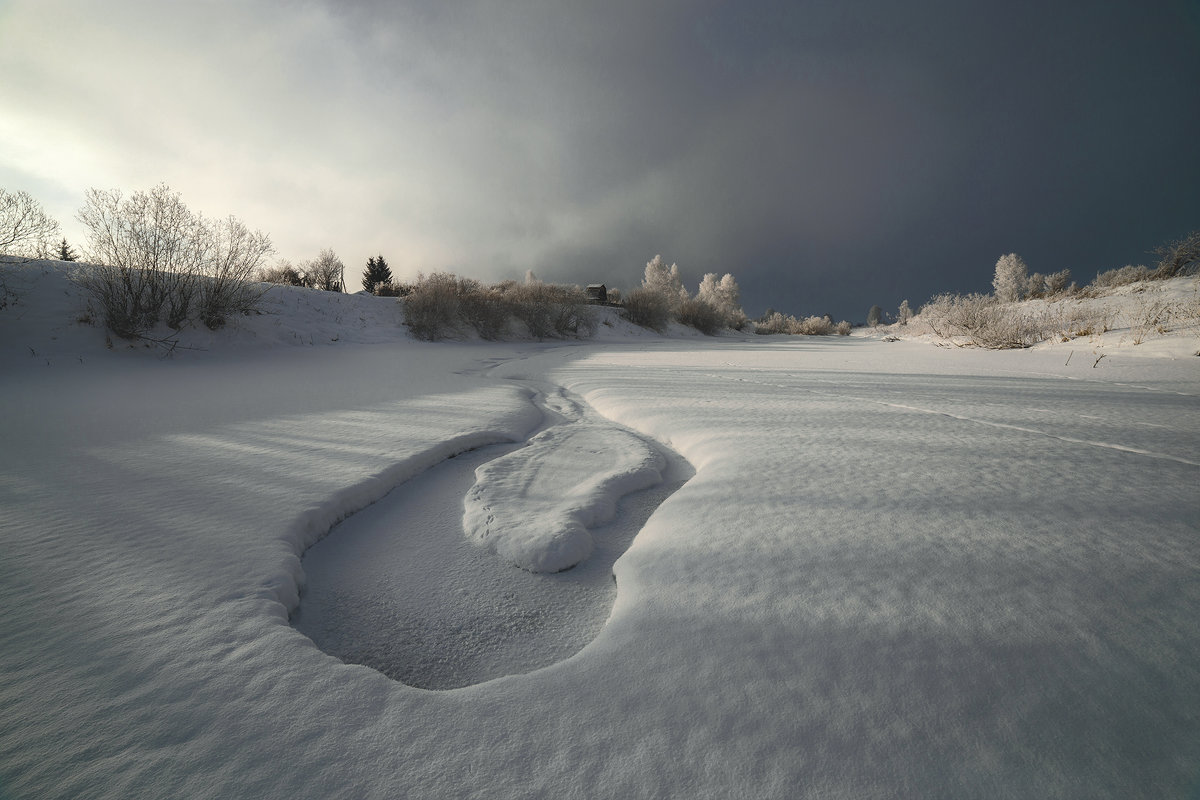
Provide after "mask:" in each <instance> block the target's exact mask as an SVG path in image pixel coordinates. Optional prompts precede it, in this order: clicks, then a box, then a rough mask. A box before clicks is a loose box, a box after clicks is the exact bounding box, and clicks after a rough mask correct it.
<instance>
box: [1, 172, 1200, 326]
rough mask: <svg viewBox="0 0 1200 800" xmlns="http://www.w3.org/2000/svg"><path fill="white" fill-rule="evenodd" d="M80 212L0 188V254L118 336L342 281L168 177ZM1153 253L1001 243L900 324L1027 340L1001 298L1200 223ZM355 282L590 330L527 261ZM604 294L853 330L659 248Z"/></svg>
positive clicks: (1195, 237)
mask: <svg viewBox="0 0 1200 800" xmlns="http://www.w3.org/2000/svg"><path fill="white" fill-rule="evenodd" d="M76 219H77V220H78V221H79V222H80V223H82V224H83V225H84V227H85V229H86V238H87V243H86V245H85V246H84V250H83V254H82V256H81V255H80V253H78V252H77V251H76V250H75V248H74V247H72V246H71V245H70V244H69V243H68V242H67V240H66V238H65V237H62V236H61V230H60V227H59V224H58V222H57V221H56V220H54V219H53V218H52V217H51V216H50V215H49V214H47V213H46V212H45V211H44V210H43V209H42V207H41V205H40V204H39V203H38V202H37V201H36V200H35V199H34V198H33V197H32V196H30V195H29V194H28V193H27V192H24V191H17V192H10V191H8V190H5V189H2V188H0V252H3V253H9V254H12V255H17V256H24V257H30V258H57V259H59V260H62V261H77V260H79V259H80V258H81V257H82V258H85V259H86V260H87V261H89V262H91V263H90V265H89V268H88V269H87V270H85V271H81V272H80V273H79V282H80V283H81V284H82V285H83V286H84V288H86V289H87V290H88V291H89V292H91V294H92V296H93V298H94V299H95V300H97V301H98V303H99V305H100V306H101V308H102V310H103V316H104V323H105V325H106V327H108V328H109V329H110V330H111V331H112V332H113V333H115V334H117V335H118V336H122V337H125V338H138V337H144V336H146V335H147V332H148V331H149V330H150V329H151V328H153V327H154V326H155V325H157V324H158V323H159V322H165V323H166V324H167V326H168V327H170V328H172V329H174V330H178V329H179V328H180V327H181V326H182V325H184V324H187V323H188V322H189V321H196V322H200V323H203V324H204V325H206V326H207V327H209V328H218V327H220V326H221V325H223V324H224V323H225V321H226V319H227V318H228V317H229V316H231V315H233V314H237V313H248V312H249V311H251V310H252V309H253V308H254V307H255V306H256V305H257V303H258V300H259V299H260V298H261V295H262V290H260V289H255V288H254V286H255V285H256V284H258V283H261V282H266V283H276V284H286V285H292V286H299V287H306V288H311V289H319V290H324V291H334V292H343V291H347V286H346V277H345V272H346V267H345V265H344V263H343V262H342V261H341V259H340V258H338V256H337V255H336V254H335V253H334V252H333V250H332V249H329V248H326V249H324V250H322V251H321V252H320V253H319V254H318V256H317V257H316V258H314V259H311V260H306V261H301V262H299V263H298V264H296V265H293V264H292V263H291V262H289V261H287V260H285V259H281V260H279V261H277V262H276V263H275V264H274V265H272V266H267V265H266V263H265V261H266V258H267V257H268V256H269V255H270V254H272V253H273V252H274V247H273V246H272V244H271V241H270V237H268V236H267V235H266V234H264V233H262V232H261V231H257V230H256V231H251V230H250V229H248V228H247V227H246V226H245V225H244V224H243V223H242V222H241V221H240V220H238V219H237V218H236V217H233V216H229V217H225V218H221V219H209V218H207V217H205V216H203V215H202V214H199V213H196V212H193V211H191V210H190V209H189V208H188V207H187V206H186V205H185V204H184V203H183V201H182V198H181V197H180V195H179V193H177V192H173V191H171V189H170V188H169V187H168V186H167V185H166V184H160V185H158V186H156V187H155V188H153V189H151V190H150V191H149V192H142V191H137V192H133V193H132V194H130V195H128V196H126V195H124V194H122V193H121V192H120V191H119V190H111V191H103V190H97V189H89V190H88V191H87V192H86V194H85V203H84V206H83V207H82V208H81V209H80V210H79V212H78V213H77V215H76ZM1153 252H1155V253H1156V254H1158V255H1159V256H1160V261H1159V264H1158V266H1157V267H1156V268H1155V269H1150V268H1147V267H1145V266H1132V265H1131V266H1126V267H1122V268H1119V269H1113V270H1108V271H1105V272H1101V273H1099V274H1098V275H1097V276H1096V278H1095V280H1094V281H1093V282H1092V283H1091V284H1089V285H1088V286H1087V287H1084V288H1082V289H1081V288H1079V287H1078V286H1076V284H1074V283H1072V282H1071V273H1070V271H1069V270H1062V271H1060V272H1055V273H1050V274H1045V275H1044V274H1041V273H1037V272H1034V273H1030V272H1029V270H1028V267H1027V265H1026V264H1025V262H1024V260H1023V259H1021V258H1020V256H1018V255H1017V254H1015V253H1009V254H1007V255H1004V256H1001V258H1000V259H999V260H998V261H997V263H996V267H995V271H994V275H993V280H992V287H993V293H992V294H991V295H984V294H978V293H977V294H969V295H954V294H942V295H937V296H935V297H933V298H931V299H930V300H929V301H928V302H927V303H926V304H924V305H923V306H922V307H921V309H920V311H919V313H918V314H915V315H914V314H913V311H912V309H911V308H910V307H909V304H908V301H907V300H905V301H903V302H902V303H901V305H900V308H899V310H898V312H897V313H896V314H895V316H894V318H895V320H896V323H897V324H898V325H900V326H906V325H908V323H909V322H910V321H912V320H913V319H914V317H916V318H919V319H920V320H921V322H922V323H923V324H924V325H926V326H928V327H929V328H930V329H931V330H933V331H934V332H935V333H936V334H937V335H943V334H944V335H945V336H946V337H947V338H953V337H954V336H960V337H963V336H965V337H966V338H967V339H969V340H971V341H972V342H974V343H977V344H979V345H980V346H989V347H1025V346H1029V344H1030V343H1035V342H1036V341H1040V340H1042V339H1044V338H1045V336H1046V335H1047V334H1045V331H1044V328H1045V327H1046V326H1045V325H1042V326H1041V328H1040V329H1038V330H1034V329H1035V328H1038V326H1037V325H1033V326H1029V325H1023V326H1022V325H1015V324H1014V323H1013V322H1012V318H1013V317H1014V316H1015V315H1013V314H1009V313H1005V312H1003V311H1002V310H1001V309H1000V307H1001V306H1003V305H1004V304H1013V303H1019V302H1021V301H1023V300H1027V299H1053V298H1061V297H1070V296H1078V295H1079V294H1080V293H1087V292H1096V291H1099V290H1102V289H1104V288H1111V287H1114V286H1120V285H1125V284H1128V283H1133V282H1137V281H1143V280H1162V279H1166V278H1170V277H1176V276H1179V275H1184V274H1190V273H1191V272H1194V271H1196V269H1197V267H1198V266H1200V231H1196V232H1193V233H1190V234H1188V235H1187V236H1185V237H1183V238H1181V239H1179V240H1177V241H1173V242H1169V243H1167V244H1164V245H1161V246H1159V247H1158V248H1156V249H1155V250H1154V251H1153ZM361 282H362V287H363V290H364V291H365V292H367V293H370V294H375V295H379V296H385V297H396V298H399V299H400V301H401V302H402V303H403V305H404V311H405V317H406V322H407V324H408V325H409V327H410V328H411V329H412V330H413V333H414V335H416V336H418V337H419V338H427V339H435V338H445V337H447V336H457V335H462V334H464V333H467V332H470V331H474V332H475V333H476V334H477V335H479V336H480V337H481V338H484V339H494V338H504V337H506V336H510V335H514V333H517V334H519V332H520V331H521V330H524V332H525V333H527V334H528V335H530V336H533V337H535V338H547V337H553V336H566V335H573V336H579V335H588V333H590V331H591V330H593V329H594V322H592V321H591V316H592V315H591V313H590V312H589V311H588V310H587V308H586V307H587V305H588V304H589V299H588V298H587V296H586V295H585V294H584V292H583V290H582V289H581V288H580V287H578V286H559V285H554V284H545V283H543V282H541V281H539V280H537V279H536V277H535V276H533V274H532V272H530V273H527V275H526V280H525V282H524V283H518V282H516V281H511V280H510V281H501V282H500V283H497V284H493V285H490V286H488V285H484V284H482V283H480V282H479V281H475V280H473V279H469V278H459V277H457V276H454V275H451V274H449V273H434V274H432V275H428V276H426V275H423V274H422V275H419V276H418V278H417V280H416V281H415V282H411V283H402V282H397V281H396V280H395V279H394V277H393V275H392V272H391V269H390V267H389V266H388V264H387V261H386V259H385V258H384V257H383V255H382V254H379V255H377V256H371V257H370V258H368V260H367V264H366V269H365V270H364V271H363V273H362V278H361ZM609 300H610V301H613V304H615V305H618V306H619V307H620V310H621V314H622V316H624V317H625V318H626V319H628V320H629V321H630V322H632V323H634V324H636V325H640V326H642V327H645V328H648V329H650V330H655V331H659V332H662V331H664V330H665V329H666V327H667V326H668V324H670V323H671V322H677V323H679V324H682V325H686V326H689V327H692V328H695V329H696V330H698V331H700V332H702V333H704V334H708V335H715V334H716V333H718V332H720V331H721V330H724V329H732V330H745V329H747V328H748V327H749V328H750V329H752V330H753V331H754V332H755V333H758V334H791V335H827V334H830V333H838V334H842V335H848V334H849V333H850V330H851V324H850V323H849V322H846V321H843V322H839V323H834V321H833V319H832V317H829V316H828V315H825V316H810V317H805V318H797V317H794V316H790V315H785V314H783V313H781V312H777V311H775V310H773V309H768V310H767V312H766V313H764V314H763V315H762V316H761V317H759V318H758V319H756V320H750V319H748V318H747V316H746V314H745V312H744V311H743V310H742V308H741V305H740V288H739V287H738V285H737V281H736V280H735V279H734V277H733V276H732V275H731V274H728V273H727V274H725V275H724V276H722V277H720V278H718V276H717V275H716V273H707V274H705V275H704V276H703V278H702V279H701V281H700V283H699V285H698V287H697V290H696V292H695V294H692V293H690V292H688V291H687V289H686V288H685V287H684V285H683V280H682V277H681V275H680V271H679V267H678V265H677V264H674V263H672V264H670V265H669V266H668V265H667V264H666V262H665V261H664V260H663V258H662V256H661V255H656V256H654V258H652V259H651V260H650V261H649V262H647V263H646V268H645V272H644V275H643V280H642V282H641V284H640V285H639V286H638V287H636V288H634V289H632V290H631V291H629V292H628V293H626V294H624V295H622V293H621V292H619V291H618V290H616V289H613V290H611V291H610V292H609ZM1026 316H1027V315H1026ZM882 318H883V312H882V309H881V308H880V307H879V306H877V305H876V306H872V307H871V309H870V310H869V311H868V314H867V324H868V325H870V326H872V327H875V326H878V325H880V324H882V322H883V319H882ZM1038 337H1041V338H1038Z"/></svg>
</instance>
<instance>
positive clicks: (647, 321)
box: [621, 286, 671, 333]
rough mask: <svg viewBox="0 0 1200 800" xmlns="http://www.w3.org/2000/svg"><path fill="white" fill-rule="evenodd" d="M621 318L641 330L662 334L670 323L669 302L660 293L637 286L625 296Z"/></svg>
mask: <svg viewBox="0 0 1200 800" xmlns="http://www.w3.org/2000/svg"><path fill="white" fill-rule="evenodd" d="M621 307H622V311H621V314H622V316H624V317H625V319H627V320H629V321H630V322H632V323H633V324H634V325H639V326H641V327H643V328H648V329H650V330H652V331H658V332H659V333H662V332H663V331H664V330H666V327H667V323H668V322H670V321H671V302H670V300H669V299H668V298H667V297H666V296H664V295H663V294H662V293H661V292H659V291H657V290H655V289H652V288H650V287H647V286H639V287H638V288H636V289H634V290H632V291H630V292H629V294H627V295H626V296H625V301H624V303H622V306H621Z"/></svg>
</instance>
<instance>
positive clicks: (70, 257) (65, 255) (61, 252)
mask: <svg viewBox="0 0 1200 800" xmlns="http://www.w3.org/2000/svg"><path fill="white" fill-rule="evenodd" d="M55 255H57V256H58V260H59V261H74V260H75V259H76V258H78V256H76V255H75V248H74V247H71V245H69V244H67V237H65V236H64V237H63V240H62V241H61V242H59V245H58V252H57V253H56V254H55Z"/></svg>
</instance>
